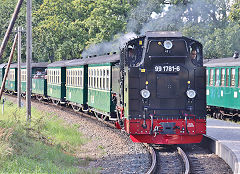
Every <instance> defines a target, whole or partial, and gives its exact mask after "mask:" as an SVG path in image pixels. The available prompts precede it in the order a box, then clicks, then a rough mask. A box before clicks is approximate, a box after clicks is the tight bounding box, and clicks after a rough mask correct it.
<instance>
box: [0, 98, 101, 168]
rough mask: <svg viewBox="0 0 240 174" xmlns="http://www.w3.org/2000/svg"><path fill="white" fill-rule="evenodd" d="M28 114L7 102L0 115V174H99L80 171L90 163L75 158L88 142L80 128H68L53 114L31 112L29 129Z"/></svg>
mask: <svg viewBox="0 0 240 174" xmlns="http://www.w3.org/2000/svg"><path fill="white" fill-rule="evenodd" d="M0 106H2V105H0ZM25 113H26V112H25V110H24V109H21V110H19V109H18V108H17V107H16V106H15V105H14V104H12V103H9V102H7V103H6V104H5V112H4V115H2V113H1V114H0V173H97V169H89V170H83V169H80V168H82V167H86V166H87V165H88V164H89V162H90V161H91V159H90V158H88V157H86V159H79V158H77V157H76V154H75V153H76V152H77V151H78V150H79V149H80V148H81V145H83V144H84V143H86V142H87V141H88V140H87V139H86V138H84V137H83V135H81V133H80V132H78V130H77V128H78V127H77V125H73V126H69V125H68V126H67V125H65V124H64V121H63V120H61V119H59V118H58V117H56V116H54V115H53V114H44V113H41V112H40V111H37V110H36V109H32V122H31V126H30V125H28V124H26V120H25Z"/></svg>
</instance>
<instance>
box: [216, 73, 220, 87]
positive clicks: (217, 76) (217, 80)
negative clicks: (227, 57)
mask: <svg viewBox="0 0 240 174" xmlns="http://www.w3.org/2000/svg"><path fill="white" fill-rule="evenodd" d="M219 84H220V79H219V69H216V70H215V86H219Z"/></svg>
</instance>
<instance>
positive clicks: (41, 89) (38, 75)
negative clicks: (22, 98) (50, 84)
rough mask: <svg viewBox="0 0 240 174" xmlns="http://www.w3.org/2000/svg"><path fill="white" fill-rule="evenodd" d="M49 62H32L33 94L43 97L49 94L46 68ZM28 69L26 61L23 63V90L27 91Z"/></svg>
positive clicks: (23, 92) (23, 91)
mask: <svg viewBox="0 0 240 174" xmlns="http://www.w3.org/2000/svg"><path fill="white" fill-rule="evenodd" d="M48 64H49V63H48V62H40V63H32V95H35V96H36V97H37V98H38V97H40V98H42V97H43V96H46V95H47V86H46V85H47V81H46V79H45V70H46V68H47V65H48ZM26 81H27V69H26V63H24V64H22V65H21V92H22V94H23V95H25V93H26Z"/></svg>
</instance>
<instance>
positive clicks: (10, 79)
mask: <svg viewBox="0 0 240 174" xmlns="http://www.w3.org/2000/svg"><path fill="white" fill-rule="evenodd" d="M17 73H18V69H17V64H16V63H15V64H11V65H10V69H9V72H8V76H7V79H6V83H5V90H8V91H11V92H17Z"/></svg>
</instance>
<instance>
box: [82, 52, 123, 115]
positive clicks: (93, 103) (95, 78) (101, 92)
mask: <svg viewBox="0 0 240 174" xmlns="http://www.w3.org/2000/svg"><path fill="white" fill-rule="evenodd" d="M118 61H119V55H111V56H100V57H98V59H95V60H94V58H92V59H89V61H88V62H87V64H88V106H89V107H90V108H94V109H95V110H97V112H99V113H102V114H105V115H109V116H111V117H112V118H113V117H114V116H115V115H114V113H115V109H116V108H115V107H116V103H114V102H113V101H112V67H113V65H114V64H115V63H116V62H118Z"/></svg>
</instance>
